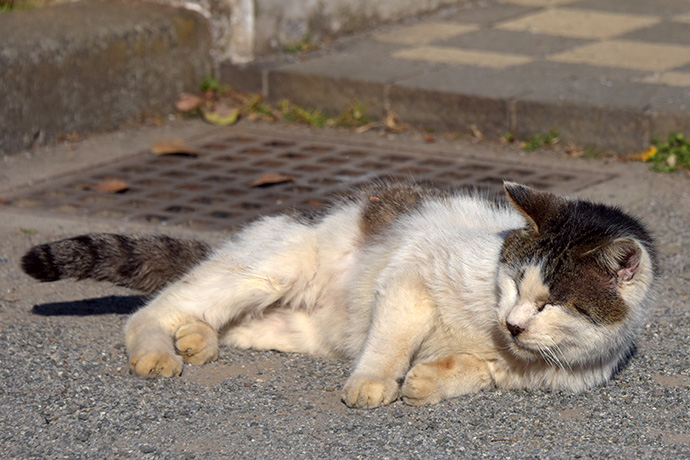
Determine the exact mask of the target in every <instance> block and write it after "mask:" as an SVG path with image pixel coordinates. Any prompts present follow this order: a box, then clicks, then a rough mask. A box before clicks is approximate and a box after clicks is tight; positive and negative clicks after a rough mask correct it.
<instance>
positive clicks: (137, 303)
mask: <svg viewBox="0 0 690 460" xmlns="http://www.w3.org/2000/svg"><path fill="white" fill-rule="evenodd" d="M145 302H146V297H143V296H138V295H130V296H107V297H99V298H94V299H84V300H74V301H70V302H51V303H44V304H40V305H34V307H33V308H32V309H31V312H32V313H34V314H36V315H40V316H93V315H129V314H131V313H134V312H135V311H136V310H138V309H139V308H140V307H141V306H143V305H144V303H145Z"/></svg>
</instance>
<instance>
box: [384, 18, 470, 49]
mask: <svg viewBox="0 0 690 460" xmlns="http://www.w3.org/2000/svg"><path fill="white" fill-rule="evenodd" d="M478 28H479V27H477V26H473V25H466V24H452V23H447V22H426V23H423V24H416V25H414V26H409V27H401V28H399V29H396V30H393V31H391V32H386V33H383V34H378V35H375V37H376V39H377V40H379V41H382V42H386V43H396V44H400V45H426V44H427V43H431V42H432V41H434V40H444V39H447V38H451V37H455V36H457V35H462V34H466V33H467V32H473V31H475V30H477V29H478Z"/></svg>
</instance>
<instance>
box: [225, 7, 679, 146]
mask: <svg viewBox="0 0 690 460" xmlns="http://www.w3.org/2000/svg"><path fill="white" fill-rule="evenodd" d="M259 74H263V78H261V76H260V75H259ZM224 77H225V79H226V80H228V81H229V82H230V83H231V84H234V85H236V86H238V87H240V88H242V89H250V90H256V89H259V86H258V82H263V85H262V87H261V89H262V90H263V91H264V92H265V94H267V95H268V96H269V98H271V99H273V100H277V99H281V98H289V99H290V100H292V101H294V102H297V103H300V104H303V105H306V106H311V107H321V108H325V109H327V110H332V111H340V110H343V109H344V108H345V107H347V105H348V104H351V103H352V102H354V101H358V102H363V103H365V104H366V105H367V106H368V107H369V109H370V111H371V112H372V113H375V114H382V113H384V112H385V110H386V109H387V108H389V109H391V110H393V111H394V112H395V114H397V115H398V116H399V117H400V118H401V119H402V120H404V121H406V122H412V123H415V124H417V125H419V126H423V127H427V126H429V127H434V128H437V129H445V130H452V131H460V132H467V131H468V130H469V128H470V126H471V125H475V127H476V128H477V129H479V130H480V131H482V132H483V133H485V134H486V135H489V136H502V135H505V134H506V133H508V132H513V133H515V134H516V135H517V136H518V137H525V136H528V135H532V134H535V133H543V132H546V131H548V130H550V129H556V130H557V131H558V132H559V133H560V134H561V138H562V139H563V140H565V141H569V142H575V143H578V144H580V145H588V144H591V145H595V146H597V147H599V148H604V149H606V148H611V149H614V150H617V151H619V152H633V151H639V150H641V149H644V148H646V147H647V146H648V145H649V142H650V140H651V138H652V137H654V136H661V137H665V136H666V135H667V134H668V133H669V132H690V2H689V1H687V0H607V1H606V2H602V1H596V0H499V1H481V2H474V3H471V4H469V5H466V6H465V7H463V8H459V9H456V10H453V11H444V12H441V13H438V14H436V15H433V16H430V17H428V18H425V19H424V20H421V21H418V22H415V23H410V24H404V25H399V26H390V27H387V28H385V29H382V30H380V31H376V32H374V33H371V34H367V35H362V36H358V37H356V38H353V39H351V40H347V41H345V42H344V43H341V42H336V43H335V44H333V45H327V46H326V47H325V49H324V50H321V51H319V52H315V53H307V54H305V55H303V56H298V58H297V59H295V62H291V63H285V62H284V60H282V61H281V60H279V59H275V58H273V59H267V60H265V61H261V62H258V63H255V64H254V65H252V66H250V67H248V68H237V67H232V66H230V67H226V68H225V69H224Z"/></svg>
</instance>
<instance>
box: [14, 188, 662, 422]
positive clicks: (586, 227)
mask: <svg viewBox="0 0 690 460" xmlns="http://www.w3.org/2000/svg"><path fill="white" fill-rule="evenodd" d="M504 188H505V191H506V194H507V197H508V198H509V200H506V201H496V202H493V201H489V200H487V199H484V198H482V197H481V196H479V195H476V194H475V195H472V194H451V193H447V192H442V191H438V190H435V189H425V188H422V187H419V186H416V185H404V184H377V185H373V186H371V187H369V188H367V189H365V190H363V191H361V193H359V194H356V195H355V196H353V197H352V198H351V199H349V200H344V201H343V202H342V203H340V204H339V205H337V206H334V207H333V209H331V210H330V211H329V212H328V213H327V214H326V215H325V216H323V217H321V218H320V219H318V220H316V221H314V222H307V221H305V220H301V219H299V218H297V217H294V216H288V215H282V216H277V217H267V218H263V219H260V220H258V221H256V222H254V223H253V224H251V225H249V226H247V227H246V228H244V230H242V231H241V232H239V233H237V234H235V235H233V236H232V237H230V239H229V240H228V241H227V242H226V243H225V244H224V245H223V246H222V247H220V248H219V249H217V250H214V251H212V250H211V249H210V248H209V247H208V246H207V245H206V244H205V243H201V242H195V241H187V240H179V239H173V238H169V237H161V236H123V235H112V234H93V235H85V236H80V237H76V238H71V239H67V240H62V241H58V242H53V243H48V244H44V245H40V246H36V247H34V248H33V249H31V250H30V251H29V252H28V253H27V254H26V255H25V256H24V258H23V259H22V268H23V269H24V271H25V272H26V273H28V274H29V275H31V276H33V277H35V278H37V279H39V280H42V281H53V280H57V279H63V278H70V277H72V278H78V279H83V278H93V279H97V280H106V281H111V282H114V283H116V284H118V285H122V286H128V287H131V288H135V289H139V290H143V291H145V292H148V293H153V292H157V294H156V295H155V297H153V298H152V300H150V301H149V302H148V304H147V305H146V306H145V307H143V308H142V309H140V310H139V311H137V312H136V313H134V314H133V315H132V317H131V318H130V319H129V321H128V322H127V325H126V327H125V342H126V346H127V352H128V354H129V362H130V365H131V368H132V369H133V371H134V372H135V373H136V374H138V375H141V376H146V377H155V376H166V377H170V376H175V375H179V374H180V373H181V372H182V368H183V362H187V363H192V364H204V363H207V362H209V361H212V360H214V359H216V357H217V356H218V347H219V344H223V345H227V346H231V347H239V348H254V349H260V350H281V351H286V352H301V353H309V354H312V355H315V356H326V357H339V358H348V359H350V360H352V361H353V371H352V374H351V376H350V377H349V379H348V380H347V383H346V384H345V388H344V391H343V394H342V399H343V401H344V402H345V404H347V405H348V406H351V407H360V408H372V407H377V406H381V405H384V404H388V403H390V402H392V401H395V400H396V399H397V398H398V397H399V396H400V395H401V396H402V399H403V400H404V401H405V402H407V403H409V404H413V405H421V404H430V403H437V402H439V401H441V400H443V399H447V398H453V397H457V396H460V395H463V394H467V393H471V392H476V391H478V390H480V389H482V388H486V387H489V386H492V385H493V386H498V387H500V388H553V389H567V390H572V391H581V390H585V389H587V388H590V387H592V386H594V385H597V384H600V383H603V382H605V381H607V380H608V379H609V378H610V377H611V376H612V374H613V373H614V372H615V371H616V370H617V369H618V368H619V367H620V365H621V364H622V363H624V362H625V361H626V360H627V359H628V358H629V356H630V354H631V352H632V350H633V347H634V337H635V334H636V332H637V330H638V329H639V328H640V326H641V324H642V323H643V321H644V318H645V313H646V307H647V304H648V302H649V300H650V292H651V286H652V285H653V276H654V267H655V262H654V259H655V256H654V249H653V243H652V240H651V238H650V236H649V234H648V233H647V231H646V230H645V229H644V227H643V226H642V225H641V224H640V223H639V222H638V221H637V220H635V219H634V218H632V217H630V216H628V215H627V214H625V213H623V212H622V211H620V210H619V209H617V208H613V207H609V206H605V205H601V204H594V203H591V202H588V201H583V200H578V199H569V198H564V197H560V196H556V195H553V194H550V193H546V192H541V191H537V190H534V189H532V188H529V187H526V186H523V185H519V184H516V183H511V182H506V183H505V184H504Z"/></svg>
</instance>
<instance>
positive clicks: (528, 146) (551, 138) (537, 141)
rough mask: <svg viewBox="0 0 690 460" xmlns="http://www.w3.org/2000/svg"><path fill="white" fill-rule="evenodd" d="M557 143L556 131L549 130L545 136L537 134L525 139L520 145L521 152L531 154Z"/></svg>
mask: <svg viewBox="0 0 690 460" xmlns="http://www.w3.org/2000/svg"><path fill="white" fill-rule="evenodd" d="M557 143H558V131H556V130H555V129H550V130H549V132H548V133H546V134H540V133H537V134H535V135H533V136H531V137H528V138H527V139H525V142H524V143H523V145H522V150H524V151H525V152H533V151H534V150H537V149H540V148H542V147H548V146H551V145H555V144H557Z"/></svg>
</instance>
